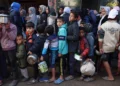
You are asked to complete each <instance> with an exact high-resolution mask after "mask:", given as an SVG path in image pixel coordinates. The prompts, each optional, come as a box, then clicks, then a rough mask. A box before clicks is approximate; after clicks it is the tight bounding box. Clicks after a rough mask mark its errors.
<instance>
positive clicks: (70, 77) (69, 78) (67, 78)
mask: <svg viewBox="0 0 120 86" xmlns="http://www.w3.org/2000/svg"><path fill="white" fill-rule="evenodd" d="M72 79H74V76H72V75H70V76H68V77H66V78H65V80H66V81H69V80H72Z"/></svg>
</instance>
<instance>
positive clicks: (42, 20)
mask: <svg viewBox="0 0 120 86" xmlns="http://www.w3.org/2000/svg"><path fill="white" fill-rule="evenodd" d="M39 13H40V20H39V22H38V24H43V25H44V26H45V27H46V26H47V14H46V6H45V5H40V6H39Z"/></svg>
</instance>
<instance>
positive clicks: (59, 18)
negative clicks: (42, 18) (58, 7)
mask: <svg viewBox="0 0 120 86" xmlns="http://www.w3.org/2000/svg"><path fill="white" fill-rule="evenodd" d="M57 19H58V20H61V21H62V22H65V21H64V18H63V17H58V18H57Z"/></svg>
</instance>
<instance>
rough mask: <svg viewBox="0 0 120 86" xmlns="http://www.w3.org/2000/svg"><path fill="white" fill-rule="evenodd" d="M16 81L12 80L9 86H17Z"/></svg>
mask: <svg viewBox="0 0 120 86" xmlns="http://www.w3.org/2000/svg"><path fill="white" fill-rule="evenodd" d="M17 84H18V80H13V81H12V82H11V83H10V85H9V86H17Z"/></svg>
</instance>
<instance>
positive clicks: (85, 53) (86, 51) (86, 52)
mask: <svg viewBox="0 0 120 86" xmlns="http://www.w3.org/2000/svg"><path fill="white" fill-rule="evenodd" d="M88 53H89V45H88V42H87V40H85V50H84V51H83V53H82V54H81V56H82V57H85V56H87V55H88Z"/></svg>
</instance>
